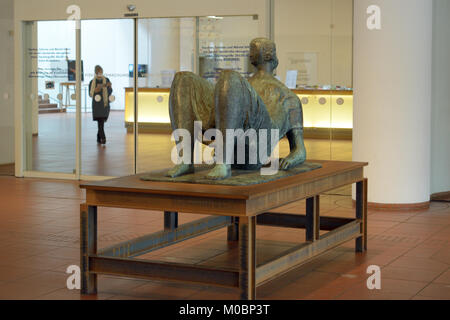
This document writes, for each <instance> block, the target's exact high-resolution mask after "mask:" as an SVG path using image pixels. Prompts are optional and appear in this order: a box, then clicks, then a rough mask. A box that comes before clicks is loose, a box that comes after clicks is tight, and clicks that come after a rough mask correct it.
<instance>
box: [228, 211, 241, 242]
mask: <svg viewBox="0 0 450 320" xmlns="http://www.w3.org/2000/svg"><path fill="white" fill-rule="evenodd" d="M231 221H232V224H231V225H230V226H228V230H227V240H228V241H238V240H239V217H232V218H231Z"/></svg>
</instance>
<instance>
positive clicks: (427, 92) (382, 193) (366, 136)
mask: <svg viewBox="0 0 450 320" xmlns="http://www.w3.org/2000/svg"><path fill="white" fill-rule="evenodd" d="M372 5H375V6H378V7H379V8H380V11H379V13H380V15H379V17H380V19H381V20H380V21H381V25H380V27H381V29H374V30H369V27H368V20H369V21H370V19H372V18H371V17H372V16H373V15H374V14H375V15H376V13H375V12H374V11H371V10H369V12H370V13H368V8H369V7H370V6H372ZM354 6H355V7H354V74H353V78H354V79H353V83H354V119H353V122H354V129H353V160H354V161H368V162H369V166H368V167H367V171H366V175H367V177H368V178H369V182H370V184H369V188H368V190H369V194H368V200H369V206H372V207H379V208H408V207H426V206H428V203H429V198H430V116H431V61H432V51H431V48H432V45H431V44H432V1H429V0H396V1H392V0H358V1H354ZM374 18H377V17H376V16H375V17H374ZM369 25H370V23H369Z"/></svg>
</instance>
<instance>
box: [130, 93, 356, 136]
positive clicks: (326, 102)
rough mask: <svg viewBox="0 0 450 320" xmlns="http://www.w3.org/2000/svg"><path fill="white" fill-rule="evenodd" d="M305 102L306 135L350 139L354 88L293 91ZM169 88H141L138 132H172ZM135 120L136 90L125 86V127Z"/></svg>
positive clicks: (303, 103)
mask: <svg viewBox="0 0 450 320" xmlns="http://www.w3.org/2000/svg"><path fill="white" fill-rule="evenodd" d="M293 92H294V93H295V94H297V96H298V97H299V98H300V100H301V101H302V105H303V118H304V119H303V121H304V131H305V133H304V135H305V138H323V139H329V138H333V139H351V138H352V128H353V91H351V90H293ZM169 94H170V89H169V88H139V93H138V126H139V132H157V133H166V132H170V131H171V127H170V118H169V107H168V105H169ZM133 123H134V90H133V88H126V89H125V127H126V128H127V130H128V131H129V132H132V130H133Z"/></svg>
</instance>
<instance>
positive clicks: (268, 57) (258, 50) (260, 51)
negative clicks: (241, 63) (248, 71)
mask: <svg viewBox="0 0 450 320" xmlns="http://www.w3.org/2000/svg"><path fill="white" fill-rule="evenodd" d="M250 62H251V64H252V65H254V66H255V67H256V68H260V67H263V66H266V65H268V66H269V67H270V68H269V69H270V71H273V70H275V69H276V68H277V67H278V58H277V50H276V47H275V42H273V41H272V40H269V39H266V38H256V39H253V40H252V41H251V42H250Z"/></svg>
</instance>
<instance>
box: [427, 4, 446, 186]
mask: <svg viewBox="0 0 450 320" xmlns="http://www.w3.org/2000/svg"><path fill="white" fill-rule="evenodd" d="M433 9H434V17H433V80H432V104H431V193H432V194H433V193H439V192H447V191H450V141H449V139H450V19H449V17H450V1H448V0H434V8H433Z"/></svg>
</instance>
